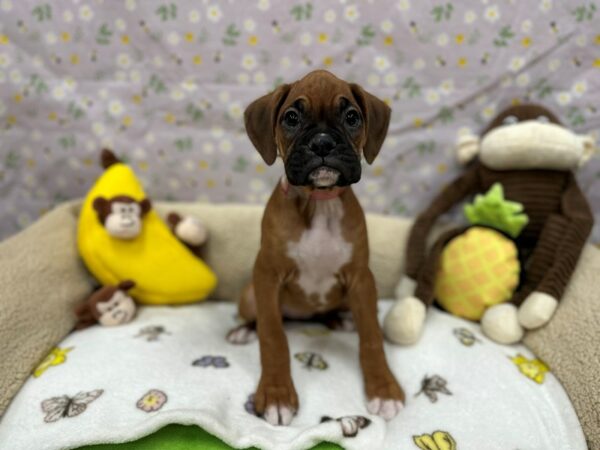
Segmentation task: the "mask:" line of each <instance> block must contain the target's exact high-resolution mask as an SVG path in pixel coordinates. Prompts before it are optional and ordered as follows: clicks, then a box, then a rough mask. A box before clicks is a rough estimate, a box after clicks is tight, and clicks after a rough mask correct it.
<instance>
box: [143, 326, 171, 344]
mask: <svg viewBox="0 0 600 450" xmlns="http://www.w3.org/2000/svg"><path fill="white" fill-rule="evenodd" d="M163 334H171V333H169V332H168V331H167V330H166V329H165V327H163V326H162V325H148V326H146V327H144V328H142V329H140V331H139V333H138V334H136V335H135V336H134V337H136V338H137V337H143V338H146V341H148V342H153V341H158V338H160V336H162V335H163Z"/></svg>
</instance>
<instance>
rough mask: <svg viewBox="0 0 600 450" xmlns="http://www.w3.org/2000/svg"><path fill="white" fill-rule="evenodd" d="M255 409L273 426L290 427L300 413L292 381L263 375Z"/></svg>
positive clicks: (255, 397)
mask: <svg viewBox="0 0 600 450" xmlns="http://www.w3.org/2000/svg"><path fill="white" fill-rule="evenodd" d="M254 409H255V410H256V412H257V413H258V414H260V415H262V416H263V418H264V419H265V420H266V421H267V422H269V423H270V424H271V425H289V424H290V422H291V421H292V418H293V417H294V415H295V414H296V411H298V395H297V394H296V389H295V388H294V383H292V379H291V378H290V377H289V376H281V377H279V376H273V377H265V376H264V375H263V376H262V377H261V379H260V383H258V388H257V389H256V394H254Z"/></svg>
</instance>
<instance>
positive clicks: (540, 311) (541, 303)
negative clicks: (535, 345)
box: [518, 292, 558, 330]
mask: <svg viewBox="0 0 600 450" xmlns="http://www.w3.org/2000/svg"><path fill="white" fill-rule="evenodd" d="M557 307H558V300H556V299H555V298H554V297H552V296H551V295H548V294H545V293H543V292H532V293H531V294H529V296H528V297H527V298H526V299H525V301H524V302H523V304H522V305H521V306H520V307H519V313H518V314H519V323H520V324H521V325H522V326H523V327H525V328H527V329H528V330H531V329H534V328H539V327H541V326H542V325H546V324H547V323H548V322H549V321H550V319H551V318H552V316H553V315H554V312H555V311H556V308H557Z"/></svg>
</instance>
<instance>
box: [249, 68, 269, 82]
mask: <svg viewBox="0 0 600 450" xmlns="http://www.w3.org/2000/svg"><path fill="white" fill-rule="evenodd" d="M252 80H253V81H254V84H265V83H266V82H267V76H266V75H265V73H264V72H263V71H262V70H259V71H258V72H255V73H254V76H253V77H252Z"/></svg>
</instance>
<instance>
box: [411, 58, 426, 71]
mask: <svg viewBox="0 0 600 450" xmlns="http://www.w3.org/2000/svg"><path fill="white" fill-rule="evenodd" d="M412 66H413V69H414V70H423V69H424V68H425V67H426V66H427V63H426V62H425V60H424V59H423V58H417V59H415V60H414V61H413V65H412Z"/></svg>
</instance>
